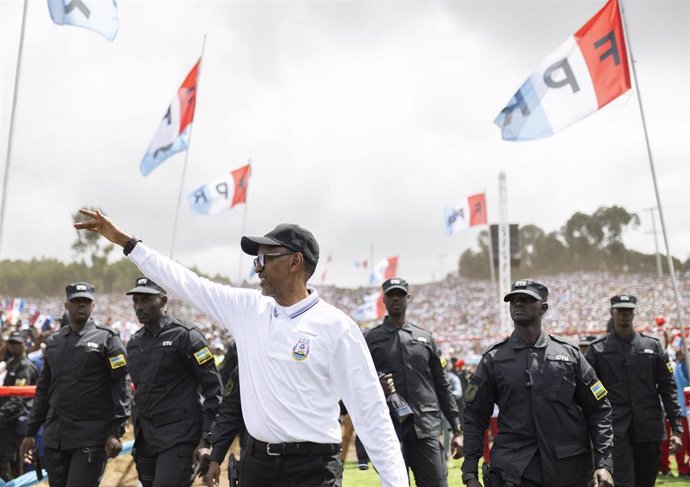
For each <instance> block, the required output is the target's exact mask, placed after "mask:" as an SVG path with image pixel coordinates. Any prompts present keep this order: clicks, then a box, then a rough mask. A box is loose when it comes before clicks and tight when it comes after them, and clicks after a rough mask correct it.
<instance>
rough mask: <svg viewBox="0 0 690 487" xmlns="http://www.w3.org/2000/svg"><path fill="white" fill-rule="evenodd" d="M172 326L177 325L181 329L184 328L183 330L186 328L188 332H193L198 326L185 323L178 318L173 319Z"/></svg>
mask: <svg viewBox="0 0 690 487" xmlns="http://www.w3.org/2000/svg"><path fill="white" fill-rule="evenodd" d="M170 324H171V325H177V326H179V327H182V328H184V329H185V330H187V331H192V330H195V329H196V325H195V324H194V323H190V322H188V321H184V320H178V319H177V318H173V319H172V320H171V321H170Z"/></svg>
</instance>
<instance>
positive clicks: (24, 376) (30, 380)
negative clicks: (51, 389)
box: [0, 331, 38, 481]
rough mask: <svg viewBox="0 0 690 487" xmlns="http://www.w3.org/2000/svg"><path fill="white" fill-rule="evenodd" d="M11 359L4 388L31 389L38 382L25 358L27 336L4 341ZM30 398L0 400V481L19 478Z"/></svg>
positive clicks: (19, 334) (13, 335) (17, 334)
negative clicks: (22, 387)
mask: <svg viewBox="0 0 690 487" xmlns="http://www.w3.org/2000/svg"><path fill="white" fill-rule="evenodd" d="M7 348H8V350H9V353H10V359H9V360H8V361H7V367H6V371H5V380H4V381H3V384H2V385H3V386H32V385H34V384H36V380H38V370H36V366H35V365H34V364H33V363H32V362H31V360H29V359H28V358H27V357H26V353H25V352H26V336H25V335H24V333H22V332H21V331H13V332H12V333H10V336H9V337H8V338H7ZM32 403H33V399H32V398H30V397H0V479H2V480H4V481H9V480H12V479H13V478H16V477H19V476H20V475H21V473H22V472H21V467H22V462H21V461H20V460H19V443H20V442H21V440H22V438H23V437H24V435H25V434H26V431H22V430H23V429H25V428H26V419H27V416H28V414H29V411H31V405H32Z"/></svg>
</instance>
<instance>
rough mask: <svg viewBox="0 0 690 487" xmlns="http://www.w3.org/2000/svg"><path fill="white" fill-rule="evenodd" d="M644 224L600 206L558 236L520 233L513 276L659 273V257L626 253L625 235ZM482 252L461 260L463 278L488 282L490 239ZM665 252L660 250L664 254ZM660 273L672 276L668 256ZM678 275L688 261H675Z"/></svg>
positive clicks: (482, 240) (483, 237)
mask: <svg viewBox="0 0 690 487" xmlns="http://www.w3.org/2000/svg"><path fill="white" fill-rule="evenodd" d="M639 225H640V218H639V216H638V215H637V214H635V213H630V212H628V211H627V210H626V209H625V208H622V207H620V206H610V207H601V208H599V209H598V210H596V211H595V212H594V213H592V214H591V215H588V214H586V213H582V212H576V213H575V214H573V215H572V216H571V217H570V218H569V219H568V221H566V223H565V224H564V225H563V226H562V227H561V228H560V229H559V230H557V231H553V232H549V233H546V232H545V231H544V230H542V229H541V228H539V227H538V226H536V225H524V226H521V227H520V229H519V239H520V260H519V263H517V265H515V264H514V265H513V275H514V276H516V277H528V276H534V275H551V274H559V273H563V272H574V271H589V272H592V271H607V272H613V273H621V272H635V273H646V274H656V272H657V261H656V256H655V254H643V253H641V252H637V251H635V250H631V249H628V248H626V246H625V245H624V244H623V232H624V231H625V230H626V229H628V228H631V229H632V228H636V227H638V226H639ZM477 239H478V244H479V251H477V252H475V251H472V250H470V249H468V250H466V251H465V252H463V253H462V255H461V256H460V259H459V262H458V265H459V271H460V275H461V276H464V277H469V278H475V279H480V278H481V279H488V278H489V277H490V267H489V234H488V232H487V231H486V230H484V231H482V232H480V234H479V236H478V237H477ZM660 251H661V249H660ZM661 264H662V269H663V272H664V274H665V275H668V263H667V258H666V255H665V254H663V255H662V256H661ZM673 266H674V268H675V270H676V271H681V272H687V271H688V270H690V259H687V260H686V261H685V262H681V261H680V260H679V259H677V258H675V257H674V258H673Z"/></svg>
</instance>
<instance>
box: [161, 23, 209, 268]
mask: <svg viewBox="0 0 690 487" xmlns="http://www.w3.org/2000/svg"><path fill="white" fill-rule="evenodd" d="M205 48H206V34H204V40H203V42H202V44H201V56H200V57H199V72H198V73H197V75H196V93H197V95H198V93H199V83H200V82H201V81H200V80H201V71H202V69H201V68H202V65H203V61H204V49H205ZM197 95H195V96H197ZM194 125H195V124H194V123H192V124H191V125H190V126H189V138H188V139H187V150H186V151H185V154H184V164H183V165H182V177H181V178H180V191H179V192H178V194H177V208H176V209H175V221H174V222H173V234H172V241H171V242H170V258H171V259H172V258H173V255H174V252H175V240H176V238H177V220H178V218H179V217H180V206H181V204H182V189H183V186H184V178H185V174H186V173H187V160H188V159H189V150H190V147H191V146H192V131H193V130H194Z"/></svg>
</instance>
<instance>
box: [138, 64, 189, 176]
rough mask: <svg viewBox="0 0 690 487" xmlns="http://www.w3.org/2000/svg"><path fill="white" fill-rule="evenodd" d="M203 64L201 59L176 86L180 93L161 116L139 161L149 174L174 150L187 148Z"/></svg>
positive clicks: (141, 168)
mask: <svg viewBox="0 0 690 487" xmlns="http://www.w3.org/2000/svg"><path fill="white" fill-rule="evenodd" d="M200 65H201V59H199V61H197V63H196V64H195V65H194V67H193V68H192V70H191V71H190V72H189V74H187V77H186V78H185V79H184V81H183V82H182V85H181V86H180V89H179V90H177V95H175V98H173V100H172V102H171V103H170V106H168V109H167V111H166V112H165V115H163V120H161V123H160V125H159V127H158V130H157V131H156V134H155V135H154V136H153V140H152V141H151V144H150V145H149V148H148V149H147V150H146V155H145V156H144V159H142V161H141V164H140V165H139V170H140V171H141V174H142V175H143V176H148V175H149V173H150V172H151V171H153V170H154V169H155V168H157V167H158V166H159V165H160V164H162V163H163V161H165V160H166V159H167V158H168V157H170V156H172V155H173V154H177V153H178V152H182V151H185V150H187V147H188V146H189V132H190V130H191V127H192V122H193V121H194V108H195V107H196V84H197V78H198V76H199V66H200Z"/></svg>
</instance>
